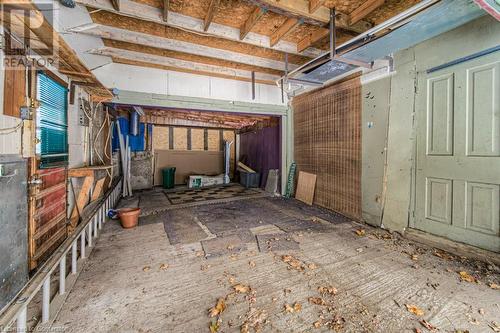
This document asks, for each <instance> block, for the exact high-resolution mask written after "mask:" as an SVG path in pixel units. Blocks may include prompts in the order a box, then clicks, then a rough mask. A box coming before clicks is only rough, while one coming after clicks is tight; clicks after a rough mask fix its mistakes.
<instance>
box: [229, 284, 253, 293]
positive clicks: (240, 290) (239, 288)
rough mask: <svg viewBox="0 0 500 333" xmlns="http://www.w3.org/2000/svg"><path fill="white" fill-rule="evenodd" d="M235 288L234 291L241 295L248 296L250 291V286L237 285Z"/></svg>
mask: <svg viewBox="0 0 500 333" xmlns="http://www.w3.org/2000/svg"><path fill="white" fill-rule="evenodd" d="M233 288H234V291H236V292H237V293H241V294H246V293H247V292H248V291H249V290H250V287H249V286H245V285H242V284H237V285H235V286H233Z"/></svg>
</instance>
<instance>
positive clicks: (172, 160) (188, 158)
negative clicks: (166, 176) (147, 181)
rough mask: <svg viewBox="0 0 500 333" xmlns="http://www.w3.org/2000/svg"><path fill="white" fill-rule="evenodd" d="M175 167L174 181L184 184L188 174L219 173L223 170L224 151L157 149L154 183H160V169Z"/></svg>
mask: <svg viewBox="0 0 500 333" xmlns="http://www.w3.org/2000/svg"><path fill="white" fill-rule="evenodd" d="M166 167H175V168H176V170H175V183H176V184H185V183H186V178H187V177H189V176H190V175H219V174H221V173H223V172H224V153H223V152H212V151H189V150H185V151H180V150H179V151H176V150H157V151H156V152H155V172H154V184H155V185H161V182H162V175H161V169H163V168H166Z"/></svg>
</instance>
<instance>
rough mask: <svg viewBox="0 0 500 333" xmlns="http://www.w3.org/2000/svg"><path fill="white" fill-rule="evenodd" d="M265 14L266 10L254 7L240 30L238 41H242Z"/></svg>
mask: <svg viewBox="0 0 500 333" xmlns="http://www.w3.org/2000/svg"><path fill="white" fill-rule="evenodd" d="M266 12H267V9H265V8H261V7H259V6H256V7H255V9H254V10H253V11H252V13H251V14H250V16H249V17H248V18H247V20H246V21H245V23H243V25H242V26H241V28H240V40H243V39H244V38H245V37H246V36H247V35H248V33H249V32H250V30H252V28H253V27H254V26H255V24H256V23H257V22H259V20H260V19H261V18H262V16H264V14H265V13H266Z"/></svg>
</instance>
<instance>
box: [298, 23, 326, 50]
mask: <svg viewBox="0 0 500 333" xmlns="http://www.w3.org/2000/svg"><path fill="white" fill-rule="evenodd" d="M329 34H330V30H328V29H324V28H321V29H318V30H316V31H315V32H313V33H312V34H308V35H307V36H305V37H304V38H303V39H302V40H300V42H298V43H297V50H298V51H299V52H302V51H303V50H305V49H307V48H308V47H310V46H312V45H314V44H315V43H317V42H319V41H320V40H321V39H323V38H325V37H326V36H328V35H329Z"/></svg>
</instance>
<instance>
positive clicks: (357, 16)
mask: <svg viewBox="0 0 500 333" xmlns="http://www.w3.org/2000/svg"><path fill="white" fill-rule="evenodd" d="M384 2H385V0H366V1H365V2H363V4H361V6H359V7H358V8H356V9H355V10H354V11H353V12H352V13H351V14H349V24H351V25H352V24H356V23H357V22H359V21H360V20H362V19H364V18H365V17H366V16H368V14H370V13H371V12H373V11H374V10H375V9H377V8H378V7H380V6H382V5H383V4H384Z"/></svg>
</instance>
